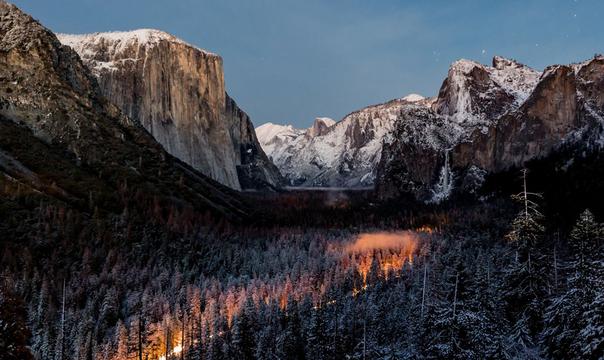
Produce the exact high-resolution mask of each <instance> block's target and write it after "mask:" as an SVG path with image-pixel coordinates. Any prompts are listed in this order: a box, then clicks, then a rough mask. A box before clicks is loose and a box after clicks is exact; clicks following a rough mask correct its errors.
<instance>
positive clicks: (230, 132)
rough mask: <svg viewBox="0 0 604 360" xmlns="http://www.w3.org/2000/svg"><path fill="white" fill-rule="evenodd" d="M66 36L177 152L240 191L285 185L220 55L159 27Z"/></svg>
mask: <svg viewBox="0 0 604 360" xmlns="http://www.w3.org/2000/svg"><path fill="white" fill-rule="evenodd" d="M59 39H60V40H61V41H62V42H63V43H64V44H66V45H69V46H70V47H72V48H73V49H74V50H75V51H76V52H77V53H78V54H80V56H81V57H82V59H83V60H84V63H85V64H86V65H87V66H88V67H89V68H90V70H91V71H92V72H93V74H94V75H95V76H96V77H97V78H98V82H99V85H100V87H101V89H102V92H103V93H104V94H105V95H106V96H107V98H108V99H109V100H110V101H111V102H113V103H115V104H116V105H117V106H118V107H120V108H121V109H122V110H123V111H124V113H125V114H127V115H128V116H129V117H131V118H132V119H133V120H135V121H138V122H139V123H140V124H142V125H143V127H144V128H145V129H147V130H148V131H149V132H150V133H151V134H152V135H153V137H154V138H155V139H156V140H157V141H158V142H159V143H161V144H162V145H163V146H164V148H165V149H166V150H167V151H168V152H169V153H170V154H172V155H174V156H176V157H177V158H179V159H181V160H183V161H184V162H186V163H188V164H190V165H191V166H193V167H194V168H195V169H197V170H199V171H201V172H202V173H204V174H206V175H208V176H210V177H211V178H213V179H215V180H216V181H219V182H221V183H223V184H225V185H227V186H229V187H231V188H234V189H241V188H242V185H243V187H244V188H246V187H252V188H253V187H265V186H267V185H269V186H278V185H279V182H280V176H279V173H278V170H277V169H276V168H275V167H274V166H273V165H272V164H271V163H270V161H269V160H268V158H267V157H266V156H265V154H264V153H263V152H262V150H261V149H260V147H259V145H258V144H257V142H256V141H255V136H254V134H253V132H249V131H247V129H249V128H251V127H252V125H251V121H250V119H249V117H248V116H247V115H245V114H244V113H243V112H242V111H241V110H240V109H239V108H238V107H237V105H236V104H235V102H234V101H233V100H232V99H230V98H229V97H228V96H227V94H226V92H225V84H224V75H223V67H222V59H221V58H220V57H219V56H218V55H215V54H212V53H209V52H207V51H204V50H201V49H198V48H195V47H193V46H191V45H189V44H187V43H185V42H183V41H182V40H179V39H177V38H176V37H174V36H172V35H169V34H167V33H164V32H161V31H158V30H147V29H144V30H136V31H130V32H111V33H97V34H90V35H59ZM250 148H253V149H254V150H252V152H251V153H246V156H242V152H244V151H248V150H249V149H250ZM250 154H251V155H250ZM256 167H261V168H259V169H256ZM250 176H252V177H250ZM255 176H259V178H256V177H255ZM242 183H243V184H242Z"/></svg>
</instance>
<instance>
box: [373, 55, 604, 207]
mask: <svg viewBox="0 0 604 360" xmlns="http://www.w3.org/2000/svg"><path fill="white" fill-rule="evenodd" d="M602 90H604V58H602V57H601V56H600V57H596V58H594V59H592V60H590V61H587V62H584V63H581V64H575V65H571V66H559V65H558V66H551V67H549V68H547V69H546V70H545V71H544V72H543V73H541V74H539V73H537V72H535V71H533V70H531V69H529V68H527V67H526V66H524V65H521V64H519V63H517V62H515V61H513V60H507V59H503V58H500V57H496V58H495V59H494V60H493V66H492V67H487V66H483V65H480V64H477V63H474V62H469V61H466V60H461V61H459V62H456V63H454V64H453V65H452V66H451V69H450V70H449V74H448V77H447V79H446V80H445V81H444V83H443V86H442V88H441V90H440V93H439V95H438V98H437V99H436V100H435V101H434V103H433V105H432V106H431V109H429V110H421V111H418V110H417V109H415V110H414V109H412V108H409V109H405V110H404V111H401V116H400V117H399V119H398V120H397V123H396V125H395V129H394V131H393V133H392V140H391V141H387V142H386V144H385V145H384V151H383V154H382V161H381V163H380V166H379V171H378V181H377V190H378V193H379V195H380V196H381V197H382V198H390V197H396V196H399V195H401V194H402V193H406V192H410V193H412V194H414V195H415V196H416V197H417V198H418V199H421V200H424V201H428V202H429V201H441V200H443V199H445V198H447V197H448V196H449V195H450V193H451V191H452V190H453V189H456V190H459V191H469V192H472V191H474V190H476V189H477V188H478V187H479V186H480V184H481V182H482V181H483V179H484V176H485V175H486V174H489V173H496V172H500V171H504V170H507V169H510V168H514V167H521V166H523V165H524V164H525V163H526V162H527V161H529V160H533V159H537V158H542V157H544V156H547V155H548V154H550V153H552V152H553V151H554V150H556V149H559V148H560V147H562V146H565V147H567V148H574V149H579V150H580V151H582V150H584V149H587V148H593V147H601V146H602V125H603V124H604V120H603V118H602V114H603V110H604V109H603V108H602V107H603V104H604V98H603V97H602V95H601V94H602Z"/></svg>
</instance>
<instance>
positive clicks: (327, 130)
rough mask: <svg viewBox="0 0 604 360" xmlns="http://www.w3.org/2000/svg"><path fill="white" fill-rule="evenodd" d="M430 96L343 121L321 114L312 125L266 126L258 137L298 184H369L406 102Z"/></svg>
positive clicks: (408, 98)
mask: <svg viewBox="0 0 604 360" xmlns="http://www.w3.org/2000/svg"><path fill="white" fill-rule="evenodd" d="M430 104H431V100H430V99H425V98H424V97H423V96H421V95H417V94H411V95H408V96H406V97H404V98H401V99H395V100H392V101H389V102H387V103H383V104H379V105H373V106H369V107H366V108H364V109H361V110H358V111H355V112H352V113H350V114H348V115H346V116H345V117H344V118H343V119H342V120H340V121H338V122H334V121H333V120H331V119H327V120H326V119H325V118H317V119H316V120H315V122H314V124H313V126H312V127H310V128H308V129H295V128H293V127H292V126H290V125H275V124H270V123H269V124H264V125H262V126H259V127H258V128H256V134H257V135H258V140H259V142H260V144H261V146H262V148H263V149H264V151H265V152H266V153H267V155H268V156H269V157H270V158H271V159H272V160H273V162H274V163H275V165H276V166H277V167H278V168H279V170H280V171H281V173H282V174H283V175H284V176H285V177H286V178H287V180H288V181H289V183H290V184H291V185H296V186H319V187H323V186H332V187H364V186H371V185H372V184H373V180H374V178H375V169H376V166H377V164H378V163H379V161H380V155H381V151H382V143H383V139H384V137H386V136H387V135H388V134H389V133H390V132H391V131H392V129H393V124H394V122H395V121H396V119H397V118H398V113H399V112H400V109H401V108H402V107H404V106H406V105H414V106H419V107H427V106H429V105H430Z"/></svg>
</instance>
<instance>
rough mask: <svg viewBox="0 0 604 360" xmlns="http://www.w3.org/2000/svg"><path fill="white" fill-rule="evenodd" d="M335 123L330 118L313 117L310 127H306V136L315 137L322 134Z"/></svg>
mask: <svg viewBox="0 0 604 360" xmlns="http://www.w3.org/2000/svg"><path fill="white" fill-rule="evenodd" d="M335 123H336V121H335V120H333V119H331V118H328V117H318V118H316V119H315V121H314V123H313V124H312V126H311V127H310V129H308V136H310V137H315V136H321V135H324V134H326V133H327V132H328V131H329V128H330V127H331V126H333V125H334V124H335Z"/></svg>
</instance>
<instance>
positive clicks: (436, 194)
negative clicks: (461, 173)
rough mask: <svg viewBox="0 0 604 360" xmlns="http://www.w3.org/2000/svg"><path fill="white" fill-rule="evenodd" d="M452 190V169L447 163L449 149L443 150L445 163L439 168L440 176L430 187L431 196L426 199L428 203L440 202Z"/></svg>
mask: <svg viewBox="0 0 604 360" xmlns="http://www.w3.org/2000/svg"><path fill="white" fill-rule="evenodd" d="M452 190H453V171H451V165H450V164H449V150H447V151H446V152H445V163H444V164H443V167H442V168H441V169H440V176H439V177H438V182H437V183H436V185H435V186H434V189H432V198H431V199H430V200H429V201H428V202H430V203H440V202H442V201H443V200H446V199H447V198H448V197H449V195H451V191H452Z"/></svg>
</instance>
